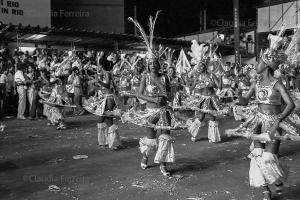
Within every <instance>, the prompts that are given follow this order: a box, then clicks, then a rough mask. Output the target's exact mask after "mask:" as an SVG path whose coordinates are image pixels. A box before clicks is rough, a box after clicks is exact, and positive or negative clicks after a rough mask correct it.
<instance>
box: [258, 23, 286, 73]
mask: <svg viewBox="0 0 300 200" xmlns="http://www.w3.org/2000/svg"><path fill="white" fill-rule="evenodd" d="M284 30H285V26H284V25H283V26H282V27H281V29H280V31H279V33H278V35H272V34H269V35H268V40H269V41H270V47H269V48H268V49H266V50H265V52H264V53H263V54H262V55H261V58H262V60H263V62H264V63H266V64H267V65H268V66H270V67H271V68H273V69H274V70H276V69H277V68H278V66H279V64H280V62H284V61H285V60H286V58H287V56H286V54H285V53H284V52H283V51H282V50H279V47H281V46H282V45H283V38H282V35H283V33H284Z"/></svg>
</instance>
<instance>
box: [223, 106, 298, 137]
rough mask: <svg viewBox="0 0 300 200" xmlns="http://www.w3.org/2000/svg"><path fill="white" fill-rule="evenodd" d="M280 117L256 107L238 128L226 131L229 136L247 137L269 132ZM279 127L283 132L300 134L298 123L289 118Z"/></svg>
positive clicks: (293, 134) (294, 134)
mask: <svg viewBox="0 0 300 200" xmlns="http://www.w3.org/2000/svg"><path fill="white" fill-rule="evenodd" d="M278 117H279V116H278V115H268V114H264V113H262V112H261V111H259V110H258V109H256V110H255V111H253V112H252V113H251V114H250V115H249V117H248V119H247V120H246V121H245V122H244V123H242V124H241V125H240V126H239V127H238V128H235V129H228V130H226V131H225V133H226V134H227V135H229V136H230V135H235V136H242V137H247V136H249V135H251V134H262V133H269V132H270V131H271V128H272V127H273V125H274V122H275V121H276V120H277V119H278ZM279 128H280V129H282V131H283V132H282V134H288V135H292V136H298V133H297V128H296V125H295V123H293V122H292V121H291V120H290V119H289V118H287V119H285V120H284V121H282V122H280V123H279Z"/></svg>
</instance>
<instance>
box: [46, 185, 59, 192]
mask: <svg viewBox="0 0 300 200" xmlns="http://www.w3.org/2000/svg"><path fill="white" fill-rule="evenodd" d="M48 190H49V191H50V192H59V191H60V188H59V187H58V186H56V185H49V187H48Z"/></svg>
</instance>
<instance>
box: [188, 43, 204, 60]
mask: <svg viewBox="0 0 300 200" xmlns="http://www.w3.org/2000/svg"><path fill="white" fill-rule="evenodd" d="M208 50H209V47H208V46H206V44H200V45H199V44H198V42H197V41H196V40H192V45H191V52H188V54H189V55H190V56H191V57H192V60H191V63H192V64H194V65H196V64H199V63H200V62H202V63H204V64H206V59H207V56H206V53H207V51H208Z"/></svg>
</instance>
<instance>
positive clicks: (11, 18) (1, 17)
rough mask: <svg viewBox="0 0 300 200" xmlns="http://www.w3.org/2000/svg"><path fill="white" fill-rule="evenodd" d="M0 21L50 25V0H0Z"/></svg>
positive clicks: (41, 25) (16, 23)
mask: <svg viewBox="0 0 300 200" xmlns="http://www.w3.org/2000/svg"><path fill="white" fill-rule="evenodd" d="M0 21H1V22H2V23H4V24H9V23H12V24H14V25H18V24H22V25H24V26H27V25H28V24H30V25H31V26H40V27H45V26H48V27H50V26H51V1H50V0H12V1H11V0H0Z"/></svg>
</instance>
